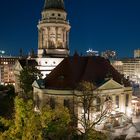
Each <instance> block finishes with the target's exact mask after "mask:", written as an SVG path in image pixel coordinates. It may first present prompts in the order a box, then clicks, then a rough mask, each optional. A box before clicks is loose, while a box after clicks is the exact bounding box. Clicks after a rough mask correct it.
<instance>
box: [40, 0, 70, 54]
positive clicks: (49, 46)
mask: <svg viewBox="0 0 140 140" xmlns="http://www.w3.org/2000/svg"><path fill="white" fill-rule="evenodd" d="M69 31H70V25H69V23H68V21H67V13H66V11H65V7H64V1H63V0H45V4H44V8H43V11H42V18H41V21H39V24H38V34H39V36H38V57H43V56H44V54H45V55H46V56H48V57H66V56H68V55H69Z"/></svg>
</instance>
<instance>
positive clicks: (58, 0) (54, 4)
mask: <svg viewBox="0 0 140 140" xmlns="http://www.w3.org/2000/svg"><path fill="white" fill-rule="evenodd" d="M47 9H61V10H65V6H64V1H63V0H45V4H44V10H47Z"/></svg>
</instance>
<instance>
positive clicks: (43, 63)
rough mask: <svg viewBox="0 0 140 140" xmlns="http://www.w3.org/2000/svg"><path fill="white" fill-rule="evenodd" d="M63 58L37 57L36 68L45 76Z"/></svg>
mask: <svg viewBox="0 0 140 140" xmlns="http://www.w3.org/2000/svg"><path fill="white" fill-rule="evenodd" d="M63 59H64V58H37V62H38V66H37V68H38V69H39V70H40V71H41V73H42V74H43V77H42V78H45V77H46V76H47V75H48V74H49V73H50V72H51V71H52V70H53V69H54V68H55V67H56V66H57V65H58V64H60V62H61V61H62V60H63Z"/></svg>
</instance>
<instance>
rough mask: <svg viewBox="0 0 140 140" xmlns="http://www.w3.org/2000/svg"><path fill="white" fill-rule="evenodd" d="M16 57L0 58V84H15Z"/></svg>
mask: <svg viewBox="0 0 140 140" xmlns="http://www.w3.org/2000/svg"><path fill="white" fill-rule="evenodd" d="M17 59H18V58H16V57H10V56H2V57H0V83H1V84H5V85H6V84H15V76H14V65H15V63H16V60H17Z"/></svg>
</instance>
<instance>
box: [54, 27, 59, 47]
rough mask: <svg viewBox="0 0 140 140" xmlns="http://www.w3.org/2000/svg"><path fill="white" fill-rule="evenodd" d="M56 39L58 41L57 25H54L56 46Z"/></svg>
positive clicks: (56, 45)
mask: <svg viewBox="0 0 140 140" xmlns="http://www.w3.org/2000/svg"><path fill="white" fill-rule="evenodd" d="M57 41H58V27H55V47H56V48H57V47H58V44H57Z"/></svg>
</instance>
